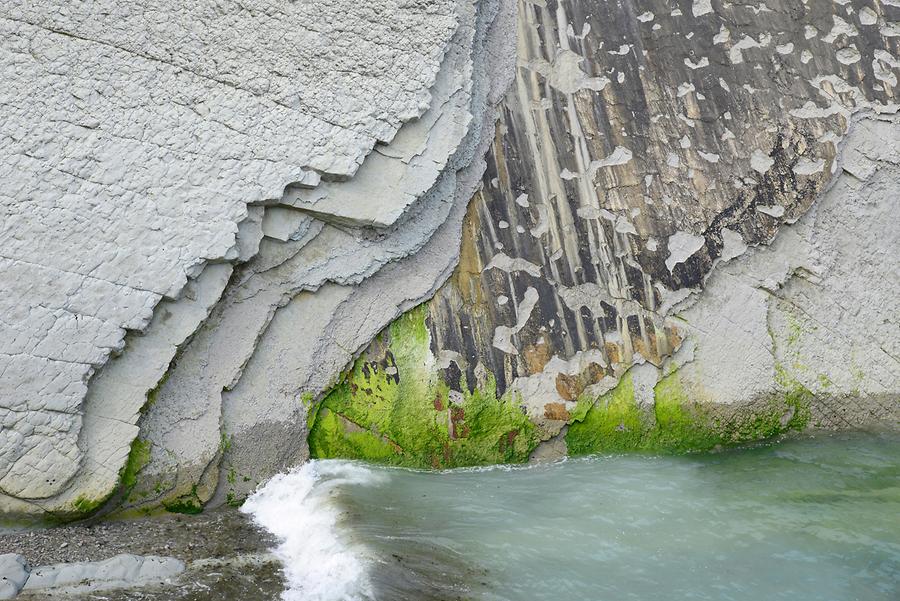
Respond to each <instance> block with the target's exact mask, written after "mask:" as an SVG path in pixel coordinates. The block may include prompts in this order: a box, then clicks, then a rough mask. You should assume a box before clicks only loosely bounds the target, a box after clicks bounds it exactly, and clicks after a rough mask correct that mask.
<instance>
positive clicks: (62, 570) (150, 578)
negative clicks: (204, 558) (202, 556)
mask: <svg viewBox="0 0 900 601" xmlns="http://www.w3.org/2000/svg"><path fill="white" fill-rule="evenodd" d="M184 569H185V566H184V562H182V561H181V560H179V559H176V558H174V557H157V556H154V555H145V556H142V555H131V554H129V553H123V554H121V555H116V556H115V557H111V558H109V559H107V560H104V561H88V562H73V563H57V564H53V565H48V566H40V567H37V568H34V569H33V570H32V571H31V574H30V575H29V577H28V581H27V582H26V583H25V586H24V587H23V589H22V590H23V592H24V593H34V592H35V591H41V590H45V589H65V590H66V591H69V592H72V593H75V592H79V593H83V592H89V591H100V590H104V589H114V588H131V587H134V586H141V585H146V584H151V583H154V582H165V581H167V580H170V579H171V578H173V577H175V576H177V575H178V574H180V573H181V572H183V571H184Z"/></svg>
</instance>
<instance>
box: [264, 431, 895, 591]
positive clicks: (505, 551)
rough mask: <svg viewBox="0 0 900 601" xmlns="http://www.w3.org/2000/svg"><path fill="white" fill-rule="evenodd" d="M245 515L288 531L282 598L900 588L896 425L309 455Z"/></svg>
mask: <svg viewBox="0 0 900 601" xmlns="http://www.w3.org/2000/svg"><path fill="white" fill-rule="evenodd" d="M304 470H305V471H304ZM301 481H302V482H301ZM247 511H248V512H250V513H252V514H253V515H254V517H255V518H256V519H257V520H259V521H260V522H261V523H262V524H263V525H265V526H267V527H269V528H270V529H272V530H273V532H275V534H277V535H279V536H280V537H281V538H282V539H283V540H284V541H285V542H284V544H283V545H282V546H281V547H280V548H279V551H278V553H279V556H280V557H281V558H282V561H284V562H285V566H286V575H287V578H288V581H289V582H290V583H291V589H290V590H289V591H288V592H286V593H285V598H286V599H292V600H303V601H306V600H312V599H322V600H325V599H335V600H336V599H379V600H391V601H399V600H402V599H410V600H413V599H457V598H458V599H491V600H495V599H496V600H500V599H504V600H510V601H542V600H553V601H560V600H563V601H565V600H592V601H601V600H609V601H617V600H631V599H634V600H641V601H651V600H657V599H659V600H666V601H670V600H679V599H698V600H703V599H709V600H715V601H727V600H748V601H749V600H753V601H759V600H770V599H790V600H791V601H800V600H810V601H823V600H851V599H855V600H861V601H863V600H872V601H874V600H885V601H897V600H898V599H900V437H897V436H874V435H868V436H863V435H852V436H834V437H823V438H815V439H806V440H793V441H788V442H784V443H781V444H779V445H771V446H764V447H758V448H753V449H744V450H735V451H729V452H727V453H720V454H715V455H696V456H683V457H647V456H614V457H590V458H584V459H577V460H571V459H570V460H568V461H564V462H558V463H552V464H544V465H537V466H528V467H520V468H508V467H507V468H503V467H500V468H491V469H481V470H478V469H467V470H455V471H449V472H441V473H434V472H431V473H429V472H415V471H408V470H399V469H391V468H380V467H371V466H364V465H362V464H355V463H350V462H336V461H326V462H316V463H313V464H311V465H310V466H308V467H304V468H303V470H300V471H297V472H294V473H293V474H290V475H286V476H284V477H283V478H281V479H276V480H273V481H272V482H271V483H270V484H269V485H267V486H266V487H265V488H264V489H262V490H261V491H260V492H259V493H257V495H256V496H255V497H254V498H251V500H250V501H248V505H247ZM292 520H295V522H292Z"/></svg>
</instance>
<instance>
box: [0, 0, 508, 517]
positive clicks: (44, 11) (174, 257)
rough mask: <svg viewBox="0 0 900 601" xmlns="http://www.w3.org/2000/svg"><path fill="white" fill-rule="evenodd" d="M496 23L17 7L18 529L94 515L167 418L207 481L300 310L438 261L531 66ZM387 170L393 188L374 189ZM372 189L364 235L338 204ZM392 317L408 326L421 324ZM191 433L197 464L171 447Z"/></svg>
mask: <svg viewBox="0 0 900 601" xmlns="http://www.w3.org/2000/svg"><path fill="white" fill-rule="evenodd" d="M503 10H504V11H505V12H506V13H509V12H510V10H511V7H510V6H507V7H505V8H504V9H503ZM497 12H498V7H497V5H496V3H495V2H484V3H473V2H469V1H464V0H436V1H433V2H427V3H415V2H413V3H410V2H405V1H400V0H385V1H380V2H374V3H372V2H370V3H359V2H347V1H343V0H331V1H329V2H325V3H315V4H311V3H297V2H283V1H261V2H251V3H249V4H248V3H240V4H226V5H221V3H216V2H198V3H190V6H184V7H173V6H171V5H170V4H168V3H164V2H154V1H152V0H147V1H142V2H137V3H129V4H128V5H127V6H126V5H122V4H121V3H116V2H95V3H87V4H84V3H79V4H71V3H63V4H59V3H34V2H8V3H5V4H4V5H3V7H2V8H0V27H2V29H3V42H2V44H0V53H2V57H0V62H2V64H3V66H4V73H5V74H6V75H7V77H6V78H5V82H6V83H7V84H8V85H5V86H4V89H3V91H2V92H0V94H2V96H0V102H2V105H3V107H4V113H5V117H6V118H5V119H4V120H3V123H2V125H0V128H2V129H0V135H2V136H3V144H2V150H0V173H2V174H3V175H4V176H5V177H4V180H5V181H7V182H8V185H7V186H6V187H5V189H4V192H3V193H2V207H3V225H2V226H0V240H2V242H3V248H4V250H3V251H2V256H0V264H2V265H3V267H2V269H3V272H2V280H3V282H4V284H5V286H7V289H6V290H5V292H6V293H5V294H4V295H3V300H2V301H0V303H3V308H2V315H3V319H2V326H0V327H2V328H3V330H2V335H0V340H2V342H0V344H2V345H3V347H2V348H0V362H2V373H3V379H2V381H0V387H2V388H0V423H2V430H0V510H2V511H4V512H7V513H19V514H22V513H42V512H52V513H56V514H60V515H62V514H67V513H72V512H75V513H79V512H85V511H91V510H93V509H96V507H97V506H98V505H99V504H100V503H102V501H103V500H104V499H106V498H107V497H109V496H110V494H111V493H112V492H113V491H114V489H115V487H116V484H117V482H118V481H119V480H120V479H122V480H128V481H130V480H131V479H133V477H134V474H133V470H134V465H133V464H134V461H133V460H135V458H136V457H139V456H143V455H144V454H146V453H149V452H150V450H149V443H145V439H141V440H140V441H139V443H138V444H135V443H134V441H135V437H136V436H137V434H138V427H137V425H136V424H137V422H138V418H139V417H140V416H141V410H142V408H144V406H145V405H146V404H148V401H149V402H150V403H151V404H152V407H150V408H149V410H148V411H147V415H146V428H147V431H148V434H147V437H146V438H148V439H149V438H154V437H156V438H158V440H157V442H159V443H161V444H168V445H169V446H170V447H172V448H171V449H168V453H162V454H163V455H165V456H166V457H167V458H168V457H171V456H173V455H174V456H175V457H176V458H177V461H179V462H181V461H184V462H186V463H190V464H195V463H199V464H203V462H205V461H207V460H208V457H207V446H208V445H207V443H208V442H209V440H210V439H211V437H214V438H215V440H216V445H215V446H216V448H218V447H219V446H220V445H219V442H220V441H221V440H222V439H223V434H222V433H221V432H220V431H219V422H220V420H221V412H220V408H219V406H218V405H219V403H220V401H219V400H218V399H216V398H215V397H216V396H217V395H216V394H214V392H213V388H214V387H215V386H218V387H219V390H218V392H221V390H222V388H223V387H229V386H231V385H233V384H234V383H235V382H237V381H238V380H239V376H240V371H241V369H242V368H243V366H244V364H245V363H246V362H247V361H248V360H249V358H250V357H251V355H252V354H253V350H254V347H255V344H256V342H257V339H258V338H259V336H260V335H262V333H263V332H264V330H265V326H266V325H268V323H269V322H270V321H271V319H272V316H273V315H274V314H275V313H276V309H277V308H279V307H280V306H283V305H285V304H286V303H288V301H289V300H290V299H291V297H293V296H295V295H297V294H299V293H300V292H301V291H304V290H307V291H311V292H312V291H315V290H316V289H318V288H319V287H322V286H323V285H326V287H327V283H328V282H333V283H334V284H333V285H336V286H345V287H351V288H352V287H354V286H356V285H358V284H360V283H361V282H363V281H364V280H365V279H366V278H368V277H370V276H372V275H374V274H375V273H377V272H378V270H379V269H380V268H381V267H383V266H384V265H387V264H389V263H391V262H393V261H397V260H400V259H402V258H404V257H406V256H407V255H410V254H412V253H415V252H417V251H418V250H420V249H421V248H422V247H423V246H424V245H425V244H426V243H427V242H428V241H429V239H430V238H431V237H432V234H433V233H434V232H435V231H436V230H438V229H439V227H440V226H441V225H442V224H444V222H445V221H446V220H447V216H448V215H449V214H450V213H451V208H452V206H453V205H454V202H453V200H454V197H455V194H456V182H455V179H456V173H455V172H456V171H457V170H461V169H464V168H465V167H466V164H467V162H471V161H472V159H473V157H474V156H475V155H476V154H477V153H476V151H475V150H476V148H477V141H478V140H479V139H480V134H479V133H478V132H479V131H480V130H481V127H482V123H481V120H483V119H488V120H492V119H493V117H492V116H491V111H490V110H489V106H490V104H491V103H492V102H496V101H497V100H498V99H499V95H500V94H499V92H496V91H494V92H493V95H494V97H490V94H489V93H488V92H489V91H490V86H491V85H499V82H501V81H502V79H503V78H502V77H494V76H490V74H489V73H488V72H487V71H486V70H485V69H486V67H485V64H487V63H490V62H491V61H493V62H497V63H502V62H503V56H505V55H508V54H509V52H508V50H507V51H506V52H499V54H498V55H497V56H495V55H494V54H492V53H494V52H497V48H494V47H492V45H491V44H489V43H487V42H486V40H487V36H486V33H485V32H486V31H487V30H488V28H489V27H490V24H491V22H492V21H493V15H496V14H497ZM338 15H339V17H338ZM498 31H500V33H501V34H502V35H507V38H509V36H508V31H509V28H503V29H501V30H498ZM509 39H511V38H509ZM494 46H496V44H494ZM485 56H487V58H485ZM488 59H490V60H488ZM508 70H509V69H507V71H508ZM398 132H401V133H400V135H398ZM395 139H396V142H397V146H394V144H393V143H394V141H395ZM373 151H374V152H373ZM479 156H480V155H479ZM376 157H377V158H376ZM385 157H386V160H387V161H388V163H389V164H390V165H391V167H390V168H391V169H393V170H394V171H393V173H394V174H395V176H396V177H393V178H391V183H392V184H393V185H394V187H390V186H388V185H387V184H386V183H385V182H380V181H378V178H377V177H373V175H372V174H371V173H369V171H370V170H368V169H362V170H360V166H361V165H364V164H365V162H366V161H367V160H371V159H373V158H375V160H377V161H381V162H382V163H383V162H384V160H385ZM476 162H477V161H476ZM426 166H427V168H426ZM358 172H359V173H358ZM407 172H408V173H407ZM445 172H446V173H445ZM357 175H359V176H361V177H363V178H364V179H366V180H367V182H368V185H369V190H368V191H369V196H368V197H360V195H359V194H354V193H353V191H352V190H350V191H348V193H347V195H346V198H345V201H346V203H349V204H353V203H357V204H358V205H359V206H358V207H357V208H358V211H359V217H358V218H354V217H353V215H354V209H353V208H352V207H350V206H349V204H348V206H344V205H343V204H342V202H343V201H340V200H338V201H335V199H336V198H338V197H339V195H340V192H339V190H340V183H345V184H348V185H349V183H350V182H352V181H353V180H354V178H355V176H357ZM479 175H480V171H479V172H478V173H477V174H476V175H475V176H474V177H471V176H470V177H469V179H472V180H477V179H478V176H479ZM398 178H399V179H400V181H401V185H400V186H399V187H397V185H396V181H397V179H398ZM319 185H324V186H325V187H326V188H327V194H326V195H325V196H327V198H328V199H329V205H328V206H327V207H324V208H323V207H321V206H317V207H314V209H315V210H314V211H306V210H305V209H308V208H310V207H307V206H305V205H303V203H298V202H296V199H295V196H296V194H297V191H298V190H300V189H303V188H315V187H316V186H319ZM352 187H353V186H352V185H350V188H352ZM469 194H470V192H467V193H465V194H464V195H463V196H468V195H469ZM465 200H466V199H465V198H463V199H462V200H460V201H459V202H463V203H464V202H465ZM370 201H371V202H370ZM373 209H375V211H374V213H376V214H381V213H384V215H385V216H384V217H378V218H372V214H373ZM348 215H349V216H350V218H349V220H348V219H346V218H347V216H348ZM347 221H349V222H350V223H351V225H359V224H362V223H365V224H375V225H379V226H381V229H380V230H376V229H372V228H360V227H348V226H347ZM395 222H396V223H395ZM447 227H450V228H451V230H452V227H453V226H452V224H450V225H448V226H447ZM456 227H458V225H457V226H456ZM445 246H446V251H445V252H447V253H449V256H448V257H447V259H449V261H450V262H451V263H452V256H453V252H454V251H453V250H451V249H452V245H451V244H450V243H449V242H445ZM442 258H444V257H442ZM236 266H240V267H239V268H238V269H235V267H236ZM449 269H450V268H449V266H448V267H444V268H436V269H434V270H433V272H434V273H435V274H436V275H435V276H434V277H435V278H436V280H437V279H439V278H440V276H441V275H442V274H443V275H445V274H446V273H447V272H449ZM422 277H423V279H427V275H425V274H424V273H423V276H422ZM436 280H435V281H431V282H429V283H428V286H426V288H429V287H430V288H434V287H436V285H437V283H438V282H437V281H436ZM248 301H252V302H248ZM323 302H324V303H326V304H327V303H328V302H331V301H330V300H326V301H323ZM370 312H372V313H375V314H378V316H377V317H373V319H381V320H382V321H383V322H384V323H386V322H387V321H388V320H389V319H390V318H391V317H393V316H395V315H396V314H397V312H398V309H386V310H385V315H384V316H381V314H380V311H379V310H377V309H374V310H372V309H370ZM223 322H224V323H223ZM235 322H236V323H237V324H238V325H237V327H236V328H234V329H233V330H232V331H225V330H226V328H229V327H231V323H235ZM207 323H210V324H213V325H216V324H220V325H221V326H222V328H223V332H221V333H225V334H227V335H226V336H225V338H224V339H219V338H217V337H216V336H214V335H211V332H212V328H211V327H205V328H204V327H203V325H204V324H207ZM317 323H318V322H317ZM382 325H383V323H382V324H381V325H379V326H378V327H379V328H380V327H381V326H382ZM221 333H220V334H221ZM242 336H243V337H242ZM363 342H365V341H361V342H360V343H359V344H362V343H363ZM202 347H206V348H207V349H208V350H209V351H210V352H213V353H214V354H212V355H207V356H206V357H203V352H201V351H200V350H199V349H201V348H202ZM216 349H219V350H218V351H216ZM216 352H218V353H221V354H220V355H216V354H215V353H216ZM176 354H178V355H179V363H178V365H183V366H184V367H181V368H180V369H176V368H175V367H174V364H173V367H171V368H170V363H171V362H172V359H173V358H174V357H175V356H176ZM207 360H211V361H212V362H213V363H205V361H207ZM194 361H197V362H199V363H194ZM229 365H233V366H234V367H233V368H231V371H230V373H229V369H230V368H229V367H228V366H229ZM341 367H343V365H339V366H336V367H335V368H334V370H335V371H339V370H340V368H341ZM197 370H199V371H200V372H201V373H200V376H199V377H197V378H196V379H192V378H191V375H190V374H192V373H195V374H196V373H197ZM325 371H327V369H326V370H325ZM332 377H333V374H332ZM161 380H163V381H164V383H162V384H161V383H160V382H161ZM220 380H221V381H220ZM170 382H172V383H177V382H184V383H185V387H184V388H183V389H181V390H179V391H175V392H171V391H172V385H171V384H169V383H170ZM150 391H153V394H150V395H149V396H148V393H149V392H150ZM192 395H196V397H195V398H192V399H191V401H190V402H189V405H191V407H182V406H179V402H182V403H183V402H185V400H186V399H189V398H191V396H192ZM176 397H177V400H176ZM206 398H208V399H210V403H211V404H210V405H207V404H205V402H204V399H206ZM157 402H158V405H157V404H156V403H157ZM160 414H161V416H162V419H163V420H165V419H167V418H170V419H172V420H175V421H176V422H178V423H173V424H165V423H159V422H158V420H159V417H160ZM209 419H211V420H212V422H211V423H210V422H208V421H207V420H209ZM185 421H186V422H188V423H190V424H196V425H197V428H196V430H193V429H192V427H187V428H185V423H184V422H185ZM213 426H214V427H213ZM179 427H180V428H181V434H182V435H185V436H188V437H191V438H192V437H195V436H196V440H193V438H192V439H191V440H190V442H187V441H185V439H184V438H179V434H178V433H172V435H171V437H172V438H173V439H174V442H171V443H169V440H168V439H167V438H166V437H167V435H168V433H169V432H170V431H173V432H174V431H175V430H178V429H179ZM151 433H152V434H151ZM179 451H181V452H183V453H185V454H186V455H185V456H179V455H178V453H179ZM154 452H155V453H157V454H159V453H160V451H158V450H157V451H154ZM126 464H127V465H126ZM129 469H131V470H132V471H131V473H130V472H129ZM182 480H184V482H188V481H189V480H190V478H184V479H182V478H181V476H179V482H181V481H182Z"/></svg>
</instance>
